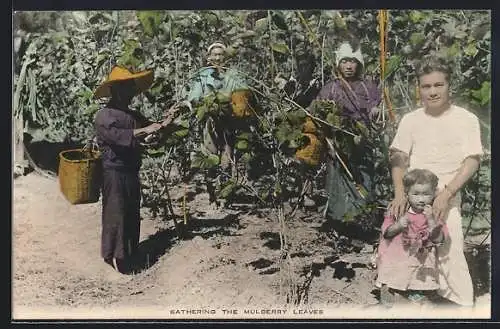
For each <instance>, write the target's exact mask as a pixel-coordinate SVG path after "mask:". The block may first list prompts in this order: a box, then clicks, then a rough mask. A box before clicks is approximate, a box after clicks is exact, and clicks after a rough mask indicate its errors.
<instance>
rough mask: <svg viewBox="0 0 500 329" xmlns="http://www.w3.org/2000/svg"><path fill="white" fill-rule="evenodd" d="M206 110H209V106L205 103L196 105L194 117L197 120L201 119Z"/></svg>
mask: <svg viewBox="0 0 500 329" xmlns="http://www.w3.org/2000/svg"><path fill="white" fill-rule="evenodd" d="M208 111H209V108H208V106H207V105H205V104H202V105H201V106H199V107H197V108H196V119H198V121H201V120H203V118H204V117H205V115H206V114H207V112H208Z"/></svg>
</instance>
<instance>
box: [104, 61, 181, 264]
mask: <svg viewBox="0 0 500 329" xmlns="http://www.w3.org/2000/svg"><path fill="white" fill-rule="evenodd" d="M152 82H153V72H152V71H144V72H139V73H136V74H133V73H131V72H130V71H128V70H127V69H125V68H122V67H114V68H113V70H112V71H111V73H110V75H109V77H108V79H107V80H106V81H105V82H104V83H103V84H101V85H100V86H99V87H98V88H97V90H96V92H95V97H96V98H101V97H111V98H110V100H109V102H108V103H107V105H106V106H105V107H104V108H102V109H101V110H99V111H98V112H97V115H96V117H95V130H96V137H97V142H98V144H99V146H100V148H101V152H102V165H103V188H102V236H101V256H102V257H103V258H104V261H105V262H106V263H108V264H110V265H111V266H113V268H114V269H115V270H117V271H118V272H120V273H128V272H130V270H131V266H132V261H131V260H132V256H133V255H134V253H135V251H136V249H137V246H138V244H139V232H140V217H139V209H140V200H141V194H140V182H139V169H140V167H141V146H140V141H141V139H142V138H143V137H145V136H147V135H149V134H152V133H154V132H156V131H158V130H160V129H162V128H163V127H164V126H166V125H167V124H169V123H170V122H171V121H172V119H173V118H172V116H171V114H172V112H170V113H168V114H167V117H166V119H165V120H164V121H163V122H161V123H156V122H150V121H149V120H147V119H146V118H145V117H144V116H142V115H141V114H140V113H138V112H136V111H133V110H130V109H129V105H130V103H131V101H132V98H133V97H134V96H136V95H137V94H139V93H141V92H143V91H144V90H146V89H148V88H149V87H150V86H151V84H152Z"/></svg>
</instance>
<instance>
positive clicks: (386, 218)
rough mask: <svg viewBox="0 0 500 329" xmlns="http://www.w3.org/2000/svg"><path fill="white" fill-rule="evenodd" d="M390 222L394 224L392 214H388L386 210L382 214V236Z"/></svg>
mask: <svg viewBox="0 0 500 329" xmlns="http://www.w3.org/2000/svg"><path fill="white" fill-rule="evenodd" d="M392 224H394V217H393V216H392V215H390V214H389V213H388V212H387V213H386V214H385V215H384V222H383V223H382V228H381V231H382V236H384V234H385V231H386V230H387V228H388V227H389V226H391V225H392Z"/></svg>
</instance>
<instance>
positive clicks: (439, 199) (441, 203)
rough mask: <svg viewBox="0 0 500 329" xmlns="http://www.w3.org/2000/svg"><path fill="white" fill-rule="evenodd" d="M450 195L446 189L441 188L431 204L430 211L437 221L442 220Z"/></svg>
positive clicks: (448, 204)
mask: <svg viewBox="0 0 500 329" xmlns="http://www.w3.org/2000/svg"><path fill="white" fill-rule="evenodd" d="M451 197H452V195H451V193H450V192H449V191H448V190H447V189H443V190H441V191H440V192H439V193H438V195H437V196H436V198H435V199H434V203H433V204H432V213H433V214H434V217H436V219H437V220H438V221H441V222H442V221H443V220H444V216H445V215H446V213H447V211H448V208H449V206H450V199H451Z"/></svg>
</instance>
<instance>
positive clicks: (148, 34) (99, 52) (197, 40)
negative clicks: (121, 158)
mask: <svg viewBox="0 0 500 329" xmlns="http://www.w3.org/2000/svg"><path fill="white" fill-rule="evenodd" d="M17 18H18V19H21V20H22V21H23V22H24V24H21V25H20V28H22V29H26V30H28V31H27V32H28V33H27V34H26V37H25V44H26V45H32V47H28V46H25V47H24V48H23V49H24V53H23V52H22V51H21V52H20V56H22V61H19V62H18V67H16V68H15V72H16V73H17V75H16V81H17V79H18V78H19V72H20V69H21V66H22V65H23V64H25V65H26V72H27V73H26V79H25V80H24V83H23V84H22V85H21V87H20V88H21V89H20V90H19V92H20V104H21V107H20V110H22V111H23V113H24V118H25V121H26V129H27V130H28V132H29V133H31V134H32V135H33V136H34V137H35V138H34V139H35V140H37V139H38V140H40V139H45V140H49V141H64V140H71V141H84V140H86V139H87V138H89V137H91V136H92V131H93V127H92V121H93V115H94V114H95V112H96V111H97V110H98V109H99V107H100V106H102V104H101V103H99V102H98V101H96V100H94V99H93V98H92V92H93V90H94V89H95V88H96V86H97V85H98V83H99V82H100V81H102V80H103V79H104V77H105V76H106V74H107V73H108V72H109V71H110V68H111V67H112V65H114V64H121V65H125V66H127V67H129V68H131V69H133V70H141V69H146V68H153V69H154V71H155V80H154V84H153V86H152V87H151V89H150V90H148V91H147V92H146V93H144V94H143V95H141V96H139V97H136V98H135V100H134V103H133V104H132V107H134V108H137V109H140V110H141V111H142V112H143V113H144V114H145V115H146V116H149V117H152V118H154V119H159V118H160V115H161V113H162V112H163V109H165V108H166V107H167V106H169V105H171V104H172V103H173V102H177V101H180V100H181V99H182V90H183V88H184V87H185V85H186V82H187V81H188V80H189V78H190V77H191V76H192V75H193V74H195V72H196V71H198V70H199V69H200V68H201V67H202V66H203V65H204V57H205V49H206V48H207V46H208V45H209V44H210V43H211V42H213V41H214V40H222V41H223V42H225V43H226V44H227V45H228V49H227V50H228V54H229V62H228V63H227V64H228V65H231V67H232V68H234V69H236V70H238V71H240V72H242V74H245V75H246V77H247V79H248V80H249V81H250V82H251V83H252V86H253V91H254V94H255V95H256V98H257V103H258V105H259V108H260V109H261V112H260V115H259V117H258V120H257V122H258V126H257V130H256V132H257V133H256V134H253V135H252V140H251V141H250V139H249V138H248V136H243V135H242V136H240V137H239V140H238V144H237V149H238V150H239V152H240V156H241V159H242V162H243V163H245V165H246V167H245V169H246V170H247V173H246V174H247V175H248V177H250V178H251V181H254V182H257V181H258V183H255V185H252V186H251V187H250V191H253V192H254V194H255V196H256V199H257V200H261V201H259V202H262V201H265V200H269V198H267V196H269V195H273V197H274V200H278V199H281V200H282V199H283V198H287V194H286V193H285V191H289V192H290V193H291V194H293V193H292V192H291V191H293V190H294V185H293V184H294V183H293V182H294V181H296V179H295V178H300V177H297V176H298V175H300V172H298V171H297V170H295V169H294V168H295V167H293V165H292V164H291V163H292V162H291V158H292V157H293V154H294V153H293V150H294V149H296V148H298V147H300V146H301V144H300V143H301V142H300V141H301V137H302V135H301V129H302V125H303V123H304V119H305V117H306V113H305V112H304V110H303V109H301V108H300V107H299V106H298V104H297V103H296V102H295V101H294V100H296V99H297V97H298V96H301V95H302V94H301V91H300V90H299V95H293V94H294V93H293V91H292V92H291V91H290V90H289V88H288V87H286V86H289V85H290V84H289V82H291V81H294V82H298V84H303V85H305V86H307V85H309V84H310V83H311V81H317V82H319V84H320V85H323V84H325V83H326V82H327V81H328V80H329V79H331V78H332V77H333V76H334V72H333V65H334V61H333V60H334V55H333V51H334V49H335V48H336V46H337V45H338V43H339V41H341V40H343V39H344V38H348V37H350V36H351V35H355V36H356V37H357V38H358V40H359V42H360V45H361V47H362V50H363V53H364V55H365V67H366V74H367V75H370V76H373V77H378V76H380V63H379V58H380V45H379V43H378V41H377V40H378V39H379V33H378V29H379V27H378V25H377V11H376V10H341V11H336V10H328V11H320V10H308V11H279V10H275V11H265V10H259V11H176V12H169V11H138V12H129V11H120V12H117V11H115V12H106V11H101V12H93V11H90V12H59V13H36V14H33V13H19V14H17ZM44 20H45V23H47V24H44V23H40V21H41V22H44ZM30 22H31V24H28V23H30ZM37 22H38V23H37ZM48 22H51V23H50V24H49V23H48ZM54 22H55V23H54ZM56 23H57V24H56ZM408 26H411V27H412V28H411V29H409V28H408ZM490 29H491V27H490V12H488V11H484V10H474V11H460V10H448V11H443V10H425V11H418V10H395V11H390V12H389V27H388V45H387V49H388V52H387V54H386V60H387V65H386V72H385V76H384V77H383V79H382V81H381V82H382V83H384V85H385V86H388V87H389V96H390V100H391V104H392V109H393V112H394V114H395V117H396V120H395V121H388V120H385V121H386V124H385V126H384V127H383V129H382V130H379V131H376V133H375V134H373V135H372V137H374V140H373V145H374V150H375V151H374V155H373V159H372V161H373V162H375V163H376V168H377V170H378V176H377V177H376V183H377V187H378V192H377V193H378V199H379V200H386V201H387V200H389V199H390V198H391V197H392V194H391V193H392V190H391V184H390V177H389V171H388V164H387V145H388V144H389V142H390V140H391V139H392V137H393V135H394V133H395V127H396V125H397V121H398V120H399V118H400V117H401V115H403V114H404V113H406V112H408V111H410V110H412V109H414V108H415V107H416V106H417V104H418V99H417V90H416V79H415V75H414V65H415V63H416V61H417V60H418V59H419V58H421V56H422V55H424V54H428V53H439V54H441V55H444V56H446V57H447V58H449V59H450V60H452V61H453V65H454V72H455V74H454V75H453V78H452V88H453V93H454V96H455V98H456V101H457V102H458V103H459V104H461V105H464V106H465V107H467V108H469V109H470V110H472V111H473V112H474V113H476V114H477V115H478V117H479V118H480V120H481V126H482V131H483V144H484V146H485V148H486V149H489V148H490V143H489V135H490V118H489V114H490V106H491V77H490V74H491V64H490V63H491V50H490V41H491V35H490ZM26 49H29V51H26ZM304 54H306V55H309V57H307V56H306V57H304ZM304 58H305V59H304ZM304 68H305V69H304ZM307 68H310V69H311V72H310V74H309V75H308V74H307ZM304 71H305V73H304ZM297 90H298V89H297ZM383 107H384V110H385V117H387V116H386V114H387V111H388V108H389V104H388V103H384V104H383ZM205 110H206V109H205ZM192 111H195V109H189V110H186V111H185V112H184V114H183V115H182V117H181V118H180V119H179V120H178V121H177V122H176V123H177V130H176V131H175V133H174V135H173V137H172V138H170V139H168V140H167V141H165V146H163V147H162V148H160V149H158V150H152V151H150V152H149V153H148V154H147V155H146V159H145V162H144V166H143V169H142V172H141V174H142V175H143V178H144V179H143V181H144V182H145V184H144V185H145V186H144V200H145V205H147V206H148V207H152V208H154V210H155V211H158V209H161V208H162V205H165V197H166V196H165V193H168V189H166V187H167V184H171V183H172V181H171V179H172V178H170V177H169V176H168V175H165V173H166V172H170V170H171V168H172V166H173V164H177V166H178V167H180V168H181V172H183V176H182V177H183V178H182V179H183V180H186V179H188V178H189V171H190V168H191V167H192V166H193V163H191V160H190V159H191V157H190V154H191V153H192V152H195V151H196V146H197V145H198V144H199V142H200V136H199V135H200V132H199V129H198V125H197V122H198V121H197V118H196V116H195V115H193V112H192ZM198 111H201V110H200V109H199V108H198ZM201 112H203V111H201ZM201 112H199V113H198V114H199V116H200V115H201V114H205V113H204V112H203V113H201ZM200 113H201V114H200ZM320 116H321V115H320ZM198 119H199V117H198ZM322 119H324V120H325V121H327V122H328V123H330V124H334V125H335V124H336V122H335V118H334V117H331V116H330V117H328V116H324V117H323V118H322ZM192 128H195V129H192ZM349 129H350V128H349ZM254 135H255V136H254ZM338 136H343V138H344V139H345V141H346V143H347V140H348V139H349V138H350V137H349V136H348V135H345V136H344V135H338ZM249 145H250V146H252V147H250V148H249V147H248V146H249ZM270 155H271V156H270ZM212 160H214V159H212ZM200 161H201V160H200ZM209 164H212V165H214V166H216V167H217V163H216V162H215V161H209ZM197 165H201V163H195V164H194V166H195V167H196V166H197ZM252 166H253V168H254V170H253V172H252ZM256 166H257V167H258V166H261V167H262V166H266V167H264V169H263V170H261V172H260V174H258V173H257V174H256V173H255V167H256ZM266 168H267V169H266ZM316 169H317V168H316ZM316 169H314V168H308V169H307V171H308V172H309V174H308V175H310V176H314V175H316ZM489 172H490V165H489V163H488V162H487V163H485V165H484V166H483V170H482V174H481V175H480V176H479V177H480V178H476V179H475V180H473V181H472V182H471V183H470V184H469V185H468V186H467V188H466V192H465V193H464V201H463V202H464V205H465V208H466V209H468V208H467V207H468V206H470V207H473V208H474V207H480V208H481V209H482V210H484V211H486V212H487V211H489V200H490V199H489V198H490V196H489V186H490V185H489V178H487V177H489V176H488V175H489ZM294 177H295V178H294ZM232 183H234V184H236V186H238V184H240V185H241V186H240V187H242V186H243V185H245V184H246V185H245V186H246V188H247V191H249V190H248V186H247V185H248V182H247V181H244V180H240V181H238V182H232ZM478 184H480V185H481V187H480V188H478V187H477V186H478ZM250 185H251V184H250ZM233 187H234V186H233ZM270 187H271V188H270ZM318 188H319V189H321V188H322V186H320V185H319V186H318ZM222 190H224V191H225V192H224V193H222V194H224V195H226V196H227V195H229V194H230V193H227V189H224V188H222ZM269 191H271V192H269ZM160 192H161V193H160ZM291 194H290V195H291ZM382 206H383V204H382ZM474 209H475V208H474ZM464 213H465V214H466V215H467V216H471V215H472V213H473V210H470V211H468V210H466V211H465V212H464Z"/></svg>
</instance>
